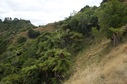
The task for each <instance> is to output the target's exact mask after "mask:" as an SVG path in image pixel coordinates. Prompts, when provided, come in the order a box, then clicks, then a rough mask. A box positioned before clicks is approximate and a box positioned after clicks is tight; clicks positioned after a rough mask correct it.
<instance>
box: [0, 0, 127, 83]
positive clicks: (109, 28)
mask: <svg viewBox="0 0 127 84" xmlns="http://www.w3.org/2000/svg"><path fill="white" fill-rule="evenodd" d="M126 6H127V5H126V4H125V3H122V2H119V1H118V0H111V1H108V2H107V1H106V2H103V3H102V4H101V6H100V7H96V6H94V7H89V6H85V7H84V8H82V9H81V10H80V11H79V12H78V13H76V14H74V15H73V16H69V17H68V18H66V19H65V20H63V21H59V22H56V23H54V24H55V26H56V28H57V31H56V32H46V31H45V32H41V33H40V32H38V31H35V30H33V29H32V28H33V27H34V26H33V25H32V24H31V23H30V21H26V20H22V19H20V20H19V19H17V18H15V19H14V20H12V19H11V18H5V20H4V21H2V20H0V35H1V37H0V80H1V81H0V84H59V83H61V82H62V81H63V80H64V79H65V78H67V77H68V76H69V74H70V72H69V69H70V66H71V65H72V62H73V58H74V57H75V54H76V53H77V52H78V51H80V50H82V48H83V45H82V42H83V40H84V39H86V38H89V39H90V40H92V41H93V42H94V41H95V40H96V39H98V38H100V39H103V37H106V38H107V39H110V40H111V42H113V44H114V45H115V46H116V45H117V44H118V43H119V42H120V41H121V40H122V38H123V37H124V36H126V32H127V31H126V30H127V29H126V27H123V28H122V26H124V25H126V23H127V16H126V15H127V7H126ZM25 30H28V36H29V37H30V38H29V39H28V38H25V37H22V36H21V37H18V39H17V42H16V43H15V44H13V43H12V42H11V40H12V38H13V37H15V35H16V34H17V33H20V32H21V31H25ZM31 38H32V39H31ZM100 39H99V40H100Z"/></svg>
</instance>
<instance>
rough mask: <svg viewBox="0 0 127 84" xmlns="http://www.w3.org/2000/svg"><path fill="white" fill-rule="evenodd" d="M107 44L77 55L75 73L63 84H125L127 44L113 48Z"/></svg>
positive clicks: (126, 78) (103, 43) (126, 80)
mask: <svg viewBox="0 0 127 84" xmlns="http://www.w3.org/2000/svg"><path fill="white" fill-rule="evenodd" d="M108 43H109V41H103V42H101V43H100V44H99V45H96V47H95V46H94V47H93V46H91V47H90V48H89V49H88V50H84V51H83V52H81V53H79V55H78V57H77V59H76V62H75V65H76V66H75V67H76V68H75V70H76V72H75V73H74V74H73V75H72V76H71V77H70V79H69V80H68V81H67V82H65V84H127V70H126V69H127V42H126V43H124V44H121V45H119V46H117V47H115V48H112V47H111V45H109V44H108Z"/></svg>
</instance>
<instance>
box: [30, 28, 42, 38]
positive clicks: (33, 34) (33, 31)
mask: <svg viewBox="0 0 127 84" xmlns="http://www.w3.org/2000/svg"><path fill="white" fill-rule="evenodd" d="M39 35H40V33H39V31H35V30H33V29H30V30H29V31H28V36H29V37H30V38H36V37H37V36H39Z"/></svg>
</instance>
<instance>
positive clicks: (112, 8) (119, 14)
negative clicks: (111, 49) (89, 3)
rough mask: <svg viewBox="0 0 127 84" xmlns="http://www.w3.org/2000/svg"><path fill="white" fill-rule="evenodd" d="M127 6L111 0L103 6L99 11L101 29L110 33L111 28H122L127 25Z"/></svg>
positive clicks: (116, 0)
mask: <svg viewBox="0 0 127 84" xmlns="http://www.w3.org/2000/svg"><path fill="white" fill-rule="evenodd" d="M126 10H127V5H125V4H124V3H121V2H119V1H118V0H111V1H109V2H106V3H104V4H103V5H102V7H101V8H100V9H99V11H98V18H99V23H100V26H101V28H103V29H104V31H108V29H109V28H110V27H113V28H120V27H121V26H123V25H125V24H126V23H127V16H126V14H127V11H126Z"/></svg>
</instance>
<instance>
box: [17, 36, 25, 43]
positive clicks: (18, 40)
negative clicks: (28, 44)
mask: <svg viewBox="0 0 127 84" xmlns="http://www.w3.org/2000/svg"><path fill="white" fill-rule="evenodd" d="M26 40H27V39H26V38H25V37H19V38H18V39H17V42H18V43H23V42H25V41H26Z"/></svg>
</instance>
